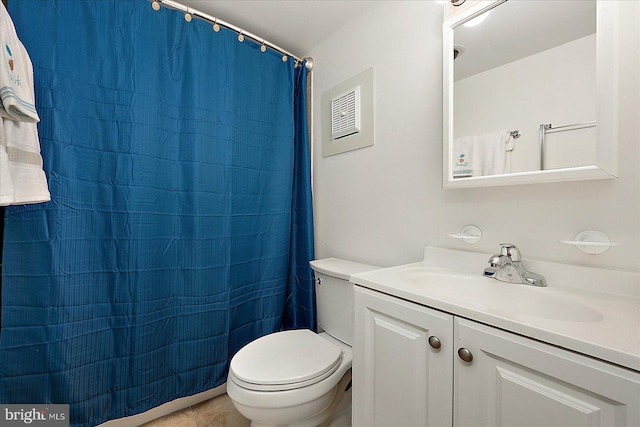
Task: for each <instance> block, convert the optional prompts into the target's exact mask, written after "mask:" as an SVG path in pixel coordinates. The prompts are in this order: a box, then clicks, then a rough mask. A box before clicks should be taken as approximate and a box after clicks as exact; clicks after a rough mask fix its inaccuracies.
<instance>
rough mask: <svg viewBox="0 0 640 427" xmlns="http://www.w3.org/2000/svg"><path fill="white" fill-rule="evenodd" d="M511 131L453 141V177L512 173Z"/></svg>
mask: <svg viewBox="0 0 640 427" xmlns="http://www.w3.org/2000/svg"><path fill="white" fill-rule="evenodd" d="M514 148H515V143H514V141H513V136H512V134H511V132H510V131H507V130H503V131H498V132H492V133H486V134H482V135H472V136H465V137H462V138H456V139H454V140H453V153H452V154H453V161H454V164H453V177H454V178H463V177H470V176H484V175H498V174H505V173H509V172H511V151H513V149H514Z"/></svg>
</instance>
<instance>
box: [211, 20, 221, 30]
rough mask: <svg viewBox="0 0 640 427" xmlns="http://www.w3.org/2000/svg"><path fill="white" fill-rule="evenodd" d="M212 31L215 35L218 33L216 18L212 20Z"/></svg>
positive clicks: (218, 27)
mask: <svg viewBox="0 0 640 427" xmlns="http://www.w3.org/2000/svg"><path fill="white" fill-rule="evenodd" d="M213 31H215V32H216V33H217V32H218V31H220V25H218V18H213Z"/></svg>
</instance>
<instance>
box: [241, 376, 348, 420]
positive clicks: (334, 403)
mask: <svg viewBox="0 0 640 427" xmlns="http://www.w3.org/2000/svg"><path fill="white" fill-rule="evenodd" d="M350 381H351V369H349V370H348V371H347V372H346V373H345V374H344V376H343V377H342V379H341V380H340V382H339V383H338V385H337V386H336V387H335V388H334V389H333V390H332V391H333V393H328V394H327V395H325V396H323V397H322V398H321V399H319V400H317V401H315V402H309V404H311V405H314V404H318V403H320V402H321V401H324V405H326V406H325V407H324V408H322V407H321V409H320V410H319V411H318V412H316V414H315V415H313V416H311V417H308V418H304V419H300V420H296V421H292V422H287V423H282V422H275V420H273V421H274V422H273V423H271V422H267V423H265V422H264V420H262V421H263V422H259V421H255V420H251V427H274V426H278V427H349V426H351V389H349V390H348V391H345V389H346V388H347V386H348V384H349V382H350ZM325 399H326V400H325ZM232 402H233V404H234V405H235V406H236V409H238V411H239V412H240V413H241V414H243V415H244V416H245V417H247V418H249V419H251V415H253V414H256V412H254V409H253V408H247V407H243V405H241V404H238V403H237V402H235V401H233V399H232ZM290 409H293V408H290ZM299 410H300V408H297V409H296V410H295V411H296V412H298V411H299ZM270 411H271V410H270ZM277 411H278V413H273V412H272V413H271V415H272V416H275V417H276V418H280V420H281V421H282V420H283V419H287V418H288V419H291V418H293V417H290V415H287V414H286V413H285V412H286V409H285V408H282V409H281V410H277ZM283 411H284V412H283ZM265 415H267V414H265V413H264V412H263V413H262V416H265Z"/></svg>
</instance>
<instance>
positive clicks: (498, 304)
mask: <svg viewBox="0 0 640 427" xmlns="http://www.w3.org/2000/svg"><path fill="white" fill-rule="evenodd" d="M449 271H450V270H449ZM398 276H399V277H400V278H401V279H403V280H405V281H407V282H409V283H411V284H412V285H413V286H415V287H418V288H420V290H421V291H422V292H424V294H425V295H426V296H428V297H430V298H433V299H437V300H443V301H444V300H446V301H450V302H453V303H456V304H459V305H461V306H466V307H468V308H471V309H474V310H480V311H484V312H487V313H491V314H494V315H497V316H501V317H505V318H511V319H515V320H519V321H522V322H527V323H530V322H535V321H540V320H550V321H572V322H599V321H602V320H603V315H602V313H600V312H599V311H598V310H596V309H594V308H592V307H590V306H588V305H585V304H582V303H581V302H578V301H574V300H572V299H570V298H569V297H567V296H564V295H559V294H558V293H557V291H556V290H554V289H553V288H541V287H535V286H528V285H519V284H513V283H505V282H500V281H497V280H495V279H491V278H487V277H483V276H481V275H480V274H478V275H477V276H470V275H463V274H459V275H458V274H455V273H454V274H452V273H450V272H448V271H447V270H445V269H438V268H421V267H409V268H405V269H401V270H400V271H398Z"/></svg>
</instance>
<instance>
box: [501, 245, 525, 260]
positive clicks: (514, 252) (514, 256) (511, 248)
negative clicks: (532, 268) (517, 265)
mask: <svg viewBox="0 0 640 427" xmlns="http://www.w3.org/2000/svg"><path fill="white" fill-rule="evenodd" d="M500 254H501V255H504V256H508V257H509V258H511V261H516V262H517V261H520V260H521V259H522V255H520V250H519V249H518V248H517V247H516V245H514V244H511V243H500Z"/></svg>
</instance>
